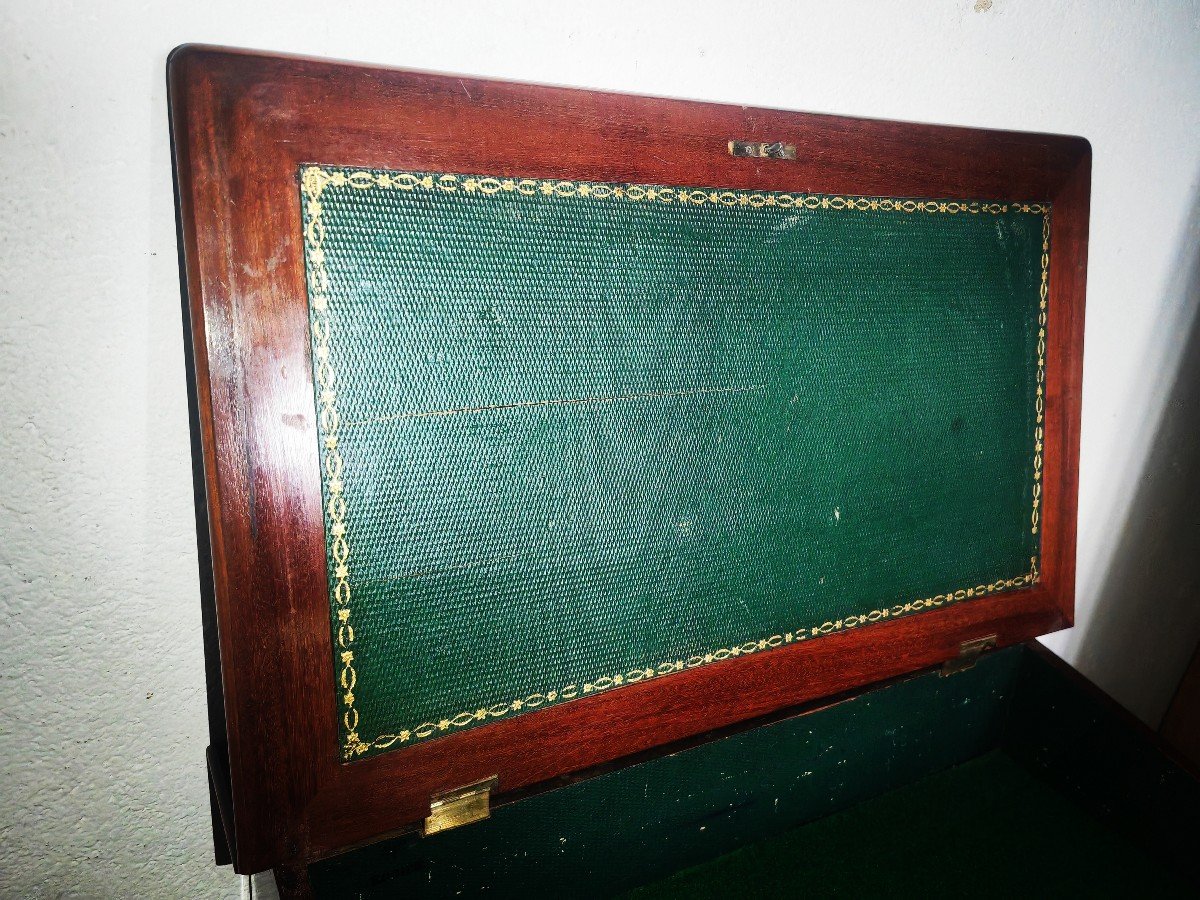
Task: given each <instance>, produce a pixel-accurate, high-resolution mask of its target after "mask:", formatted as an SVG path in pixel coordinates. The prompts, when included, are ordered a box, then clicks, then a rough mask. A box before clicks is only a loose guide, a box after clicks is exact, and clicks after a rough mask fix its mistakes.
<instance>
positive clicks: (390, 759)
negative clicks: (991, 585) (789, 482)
mask: <svg viewBox="0 0 1200 900" xmlns="http://www.w3.org/2000/svg"><path fill="white" fill-rule="evenodd" d="M168 81H169V88H170V104H171V121H172V135H173V144H174V154H175V165H176V185H177V200H178V212H179V227H180V243H181V257H182V260H183V267H184V275H183V279H184V285H185V306H186V309H187V314H186V315H185V319H186V320H188V331H189V334H190V341H191V346H190V347H189V348H188V349H189V351H190V353H189V355H190V356H191V364H192V372H191V377H192V378H193V384H192V387H193V396H192V401H193V412H194V426H195V431H196V435H197V439H198V444H197V453H198V455H199V457H200V460H199V461H200V462H201V463H202V472H201V473H200V476H199V477H201V478H202V481H203V485H202V490H203V493H201V492H200V490H198V492H197V496H198V498H200V500H199V502H201V503H203V502H206V503H207V510H206V513H207V515H206V518H207V534H204V533H202V534H201V536H200V538H201V539H200V545H201V557H202V558H201V565H202V568H206V567H207V564H208V562H209V560H208V559H206V558H205V557H206V555H208V554H206V552H205V551H206V547H205V538H207V539H208V541H209V544H210V546H211V579H212V582H211V583H212V591H211V595H210V596H208V597H207V598H206V601H205V602H206V604H207V605H208V613H209V614H215V623H216V629H215V630H216V634H217V639H216V641H214V642H212V644H211V646H210V647H209V648H208V653H207V655H208V658H209V663H210V673H211V677H210V705H211V707H212V709H213V710H214V711H215V712H214V715H213V716H212V720H213V722H214V733H213V747H212V748H211V749H210V774H211V780H212V784H213V789H214V796H215V801H216V802H215V807H216V808H217V809H218V810H219V819H220V824H221V826H222V827H221V829H220V830H221V831H223V834H219V835H218V848H220V846H221V845H220V842H221V839H222V838H223V839H224V840H225V841H226V842H227V845H228V849H229V853H230V855H231V857H232V861H233V863H234V867H235V869H236V870H237V871H238V872H243V873H250V872H256V871H261V870H264V869H267V868H271V867H279V868H280V869H282V870H284V871H288V870H290V871H293V872H294V871H299V869H300V867H302V866H303V865H305V864H306V863H307V862H308V861H310V860H312V859H316V858H319V857H321V856H325V855H328V854H331V853H334V852H337V851H339V850H342V849H346V848H348V847H350V846H353V845H356V844H360V843H364V842H368V841H371V840H374V839H376V838H379V837H382V836H384V835H386V834H389V833H393V832H395V831H397V830H402V829H404V828H406V827H410V826H411V825H413V824H414V823H415V822H417V821H418V820H420V819H421V818H423V817H424V816H425V815H427V814H428V812H429V798H430V796H431V795H432V794H434V793H436V792H438V791H442V790H445V789H448V788H453V787H456V786H458V785H462V784H467V783H470V782H473V781H477V780H479V779H482V778H486V777H488V776H491V775H499V799H500V800H503V799H504V796H505V795H506V794H508V795H511V796H516V795H517V794H519V793H525V792H528V791H530V790H535V789H536V788H537V786H538V785H539V784H543V785H544V784H548V783H553V781H554V780H555V779H559V778H562V777H563V776H568V775H572V774H578V773H584V772H586V771H587V770H588V769H590V768H593V767H597V766H601V765H605V764H612V763H613V762H614V761H615V760H620V759H622V758H627V757H629V758H633V757H635V756H636V755H638V754H642V753H645V752H647V751H651V750H653V748H656V747H663V746H665V745H668V744H671V743H672V742H677V741H680V740H685V739H688V738H691V737H694V736H696V735H699V734H702V733H706V732H711V731H714V730H716V729H720V728H722V727H725V726H729V725H732V724H734V723H737V722H743V721H746V720H749V719H752V718H755V717H759V716H764V715H770V714H772V713H777V712H778V711H780V710H783V709H786V708H788V707H793V706H797V705H799V704H802V703H805V702H809V701H813V700H817V699H820V698H822V697H827V696H830V695H833V694H836V693H838V692H843V691H847V690H852V689H854V688H857V687H860V686H862V685H865V684H868V683H871V682H875V681H879V680H882V679H886V678H890V677H894V676H897V675H900V674H903V673H907V672H911V671H914V670H917V669H920V668H922V667H926V666H930V665H935V664H937V663H939V662H941V661H943V660H946V659H948V658H950V657H951V656H954V655H955V654H956V653H957V652H958V648H959V645H960V644H961V643H962V642H964V641H967V640H970V639H973V638H977V637H980V636H981V635H986V634H996V635H998V638H999V644H1000V645H1001V646H1004V645H1007V644H1013V643H1017V642H1021V641H1025V640H1028V639H1030V638H1032V637H1034V636H1036V635H1040V634H1044V633H1046V632H1049V631H1053V630H1056V629H1059V628H1064V627H1067V626H1069V625H1070V624H1071V621H1072V616H1073V610H1074V582H1075V537H1076V504H1077V490H1078V459H1079V416H1080V382H1081V376H1082V363H1083V360H1082V349H1083V310H1084V280H1085V274H1086V262H1087V231H1088V203H1089V190H1090V173H1091V148H1090V146H1089V145H1088V143H1087V141H1085V140H1083V139H1082V138H1075V137H1062V136H1052V135H1039V134H1019V133H1012V132H999V131H981V130H971V129H964V128H948V127H939V126H931V125H917V124H908V123H898V122H885V121H873V120H864V119H850V118H841V117H836V116H823V115H811V114H806V113H794V112H781V111H777V110H767V109H751V108H746V107H739V106H725V105H715V104H707V103H694V102H686V101H680V100H662V99H654V98H648V97H635V96H626V95H617V94H606V93H596V92H591V91H581V90H567V89H562V88H550V87H539V86H532V85H522V84H511V83H506V82H499V81H484V80H479V79H474V78H457V77H448V76H443V75H433V74H426V73H419V72H406V71H397V70H391V69H381V68H373V67H367V66H359V65H351V64H345V63H331V62H327V61H320V60H312V59H302V58H296V57H281V56H274V55H265V54H259V53H251V52H242V51H232V50H225V49H218V48H209V47H199V46H187V47H182V48H179V49H178V50H176V51H175V52H174V53H173V54H172V55H171V58H170V61H169V63H168ZM731 139H735V140H741V141H754V142H759V141H761V142H784V143H786V144H793V145H795V147H796V151H797V152H796V157H797V158H796V159H795V160H778V159H765V158H742V157H734V156H732V155H730V153H729V152H728V150H727V142H728V141H729V140H731ZM308 162H317V163H327V164H336V165H340V166H346V167H363V168H375V169H397V170H408V171H414V170H415V171H446V172H487V173H492V174H501V175H503V174H510V175H513V176H524V177H531V178H562V179H571V180H591V181H608V182H636V183H650V184H656V183H657V184H671V185H697V186H720V187H726V188H730V189H758V190H780V191H792V192H807V193H827V194H859V195H863V194H867V195H879V196H892V197H897V196H901V197H902V196H912V197H955V198H979V199H992V198H997V199H1022V200H1029V201H1042V200H1049V201H1051V202H1052V203H1053V207H1054V208H1053V216H1052V234H1051V268H1050V307H1049V327H1048V330H1049V347H1048V351H1047V369H1046V439H1045V462H1044V484H1045V488H1044V499H1045V502H1044V504H1043V512H1042V559H1041V579H1040V581H1039V582H1038V583H1037V584H1035V585H1034V586H1033V587H1032V588H1029V589H1024V590H1021V591H1016V592H1010V593H1005V594H1003V595H999V596H993V597H984V598H981V599H976V600H972V601H971V602H968V603H962V604H957V605H954V606H951V607H947V608H945V609H939V610H933V611H927V612H923V613H921V614H920V615H916V616H909V617H906V618H900V619H895V620H890V621H887V620H885V621H883V622H881V623H878V624H874V625H869V626H865V627H862V628H858V629H855V630H852V631H846V632H842V633H837V634H832V635H830V636H827V637H823V638H821V639H819V640H813V641H805V642H802V643H797V644H792V645H789V646H785V647H781V648H779V649H775V650H772V651H770V652H768V653H761V654H754V655H751V656H745V657H741V658H738V659H733V660H728V661H726V662H721V663H716V664H713V665H710V666H704V667H700V668H697V669H692V670H687V671H684V672H680V673H678V674H674V675H672V676H670V677H667V678H662V679H653V680H650V681H647V682H645V683H640V684H636V685H629V686H625V687H622V688H621V689H619V690H615V691H611V692H607V693H602V694H598V695H594V696H591V697H588V698H585V699H579V700H574V701H572V702H570V703H566V704H562V705H559V706H552V707H548V708H546V709H545V710H541V711H539V712H537V713H533V714H529V715H524V716H518V717H515V718H513V719H509V720H500V721H497V722H495V723H493V724H490V725H487V726H485V727H480V728H476V729H471V730H468V731H464V732H461V733H458V734H451V735H449V736H446V737H441V738H438V739H435V740H430V741H428V742H424V743H419V744H416V745H413V746H411V747H408V748H406V749H402V750H397V751H394V752H389V753H384V754H380V755H378V756H374V757H371V758H368V759H364V760H359V761H355V762H352V763H349V764H347V763H345V762H343V759H342V755H341V752H340V748H339V746H338V729H337V727H336V723H337V716H338V710H337V708H336V706H335V702H334V692H333V691H331V690H330V689H329V678H330V673H331V671H332V662H331V657H332V654H331V645H330V640H331V639H330V627H329V599H328V591H327V587H328V585H327V576H326V567H325V533H324V521H323V518H322V506H321V477H320V471H319V465H318V456H317V446H318V443H317V424H316V419H315V412H314V404H313V391H312V368H311V366H310V350H309V337H308V310H307V296H306V289H305V272H304V246H303V240H302V235H301V230H300V227H299V223H300V192H299V190H298V182H297V171H298V168H299V166H300V165H301V164H303V163H308ZM202 513H203V510H202ZM207 574H208V573H202V579H201V582H202V589H203V588H204V586H205V584H206V583H207V582H206V577H205V576H206V575H207ZM204 593H208V592H207V591H204ZM735 666H736V667H737V670H738V671H737V675H738V677H737V678H736V679H734V678H729V677H728V676H727V675H726V672H727V671H729V669H726V668H723V667H735ZM218 853H219V854H220V849H218ZM219 861H221V860H219Z"/></svg>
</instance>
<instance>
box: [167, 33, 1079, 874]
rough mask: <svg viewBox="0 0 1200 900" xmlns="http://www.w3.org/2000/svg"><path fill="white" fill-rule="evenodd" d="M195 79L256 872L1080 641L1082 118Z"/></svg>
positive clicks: (237, 675) (181, 61)
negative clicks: (863, 696) (1014, 653)
mask: <svg viewBox="0 0 1200 900" xmlns="http://www.w3.org/2000/svg"><path fill="white" fill-rule="evenodd" d="M170 88H171V92H170V93H171V114H172V129H173V135H174V146H175V157H176V168H177V179H178V199H179V210H180V223H181V241H182V245H183V257H184V261H185V268H186V285H187V296H188V301H187V302H188V309H189V312H190V323H191V338H192V346H191V348H190V350H191V353H192V359H191V361H192V372H193V375H194V398H193V399H194V409H195V421H196V426H197V434H198V450H197V453H198V460H199V461H200V462H201V463H202V468H203V484H204V489H205V494H204V495H205V496H206V498H207V506H206V510H205V512H206V515H207V524H208V531H207V537H208V539H209V540H210V541H211V562H212V569H211V576H212V578H211V583H212V591H211V593H212V596H211V598H209V600H208V603H209V607H208V610H207V611H208V614H209V616H210V619H211V621H212V622H213V623H214V624H215V629H210V631H212V632H213V634H214V635H215V638H214V640H212V641H211V642H210V644H211V646H210V647H209V662H210V672H211V678H210V682H211V683H210V695H211V702H212V709H213V711H214V714H213V743H214V746H213V748H212V753H211V769H212V777H213V782H214V784H215V796H216V799H217V801H218V803H217V805H218V806H219V808H220V813H221V815H220V820H221V822H222V823H223V828H222V833H223V837H224V838H225V839H227V840H228V842H229V849H230V851H231V855H232V857H233V860H234V862H235V865H236V867H237V869H238V870H239V871H242V872H251V871H257V870H262V869H265V868H268V867H272V866H277V865H287V864H295V863H297V862H303V861H306V860H311V859H314V858H317V857H319V856H322V855H326V854H329V853H333V852H336V851H337V850H339V849H344V848H346V847H349V846H352V845H355V844H359V843H362V842H366V841H370V840H373V839H375V838H378V837H380V836H382V835H384V834H387V833H391V832H395V831H397V830H399V829H404V828H408V827H412V826H414V825H416V824H417V823H420V822H422V820H424V819H425V818H426V817H427V816H429V814H430V811H431V805H432V806H433V807H434V808H435V809H439V810H443V811H447V810H448V811H450V819H451V820H453V818H454V816H455V815H458V814H460V813H462V812H463V811H464V810H479V809H484V808H486V802H484V803H483V804H481V803H480V801H479V798H478V796H477V794H472V793H470V792H467V793H466V794H461V793H460V794H454V793H453V792H454V791H455V790H456V789H459V788H462V787H463V786H464V785H471V784H474V783H477V782H483V783H484V784H486V785H487V786H489V787H490V788H492V790H494V793H495V796H496V797H497V798H498V799H500V800H504V799H505V798H506V797H514V796H517V795H519V794H520V793H521V792H528V791H530V790H537V789H540V788H542V787H545V786H547V785H551V784H554V783H556V782H555V780H556V779H562V778H563V777H566V776H572V777H578V776H580V775H581V773H584V774H585V773H587V772H588V771H595V770H596V767H599V766H605V765H612V764H617V763H619V762H620V761H627V760H630V759H634V758H637V757H638V755H639V754H646V753H648V752H651V751H653V750H654V749H655V748H663V747H667V746H670V745H675V744H677V742H680V741H686V740H691V739H694V738H695V737H696V736H697V735H702V734H706V733H711V732H714V731H717V730H720V729H723V728H728V727H731V726H733V725H735V724H736V723H744V722H747V721H750V720H753V719H756V718H759V717H763V716H769V715H779V714H781V711H785V710H788V709H792V708H797V707H799V705H801V704H805V703H812V702H814V701H820V700H821V698H827V697H829V696H831V695H834V694H836V693H838V692H844V691H848V690H852V689H855V688H857V687H860V686H862V685H865V684H868V683H871V682H875V681H879V680H881V679H886V678H890V677H894V676H897V675H900V674H903V673H908V672H912V671H914V670H917V669H920V668H922V667H927V666H931V665H935V664H939V663H942V662H943V661H945V660H948V659H950V658H952V657H955V656H956V655H957V654H958V653H959V651H960V648H961V647H962V646H963V645H964V644H966V643H968V642H971V641H977V640H979V639H983V638H991V637H992V636H994V637H995V643H996V644H998V645H1006V644H1011V643H1015V642H1019V641H1024V640H1027V639H1029V638H1031V637H1033V636H1035V635H1039V634H1043V633H1046V632H1048V631H1052V630H1054V629H1058V628H1062V627H1065V626H1067V625H1069V624H1070V621H1071V615H1072V608H1073V583H1074V575H1075V527H1076V524H1075V517H1076V489H1077V461H1078V453H1079V408H1080V407H1079V386H1080V375H1081V365H1082V360H1081V347H1082V335H1083V297H1084V274H1085V268H1086V244H1087V221H1088V191H1089V171H1090V150H1089V148H1088V145H1087V143H1086V142H1085V141H1083V140H1081V139H1079V138H1070V137H1055V136H1048V135H1033V134H1013V133H1007V132H993V131H975V130H967V129H961V128H944V127H935V126H928V125H911V124H902V123H894V122H879V121H868V120H859V119H846V118H838V117H832V116H817V115H808V114H801V113H788V112H779V111H775V110H761V109H747V108H742V107H733V106H718V105H712V104H704V103H690V102H682V101H676V100H659V99H651V98H644V97H629V96H621V95H614V94H600V93H592V92H586V91H576V90H564V89H559V88H546V87H535V86H529V85H516V84H507V83H502V82H493V81H481V80H477V79H470V78H457V77H446V76H441V75H429V74H423V73H415V72H402V71H393V70H387V69H376V68H368V67H363V66H354V65H347V64H341V63H329V62H321V61H315V60H305V59H296V58H285V57H277V56H267V55H261V54H252V53H242V52H234V51H226V50H216V49H209V48H203V47H188V48H183V49H181V50H179V51H177V52H176V53H175V54H174V55H173V56H172V59H171V62H170ZM202 543H203V541H202ZM490 779H494V781H492V780H490ZM444 821H446V819H442V820H439V822H444ZM439 822H435V823H434V824H433V825H432V826H431V828H433V829H436V828H437V827H440V826H439Z"/></svg>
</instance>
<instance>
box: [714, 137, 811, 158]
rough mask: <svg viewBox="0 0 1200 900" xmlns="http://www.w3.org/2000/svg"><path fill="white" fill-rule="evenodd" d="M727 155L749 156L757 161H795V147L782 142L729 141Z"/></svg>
mask: <svg viewBox="0 0 1200 900" xmlns="http://www.w3.org/2000/svg"><path fill="white" fill-rule="evenodd" d="M729 155H730V156H749V157H754V158H757V159H795V158H796V145H795V144H784V143H782V142H776V143H758V142H754V141H730V142H729Z"/></svg>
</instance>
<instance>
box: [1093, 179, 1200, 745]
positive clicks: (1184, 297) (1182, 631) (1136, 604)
mask: <svg viewBox="0 0 1200 900" xmlns="http://www.w3.org/2000/svg"><path fill="white" fill-rule="evenodd" d="M1175 271H1176V273H1177V274H1176V277H1175V279H1174V281H1173V282H1172V283H1171V284H1170V286H1169V290H1170V291H1171V292H1172V295H1173V296H1175V297H1178V298H1179V299H1178V303H1179V306H1178V307H1177V308H1176V309H1174V310H1172V315H1171V317H1170V318H1171V320H1172V321H1171V322H1169V323H1165V324H1163V325H1161V326H1160V327H1181V328H1184V329H1186V334H1184V335H1182V336H1181V339H1182V344H1177V346H1181V348H1182V349H1181V351H1180V354H1179V357H1178V358H1179V366H1178V369H1177V371H1176V374H1175V380H1174V384H1173V385H1172V386H1171V388H1170V390H1169V393H1168V394H1167V399H1166V403H1165V404H1164V406H1163V409H1162V414H1161V417H1160V419H1159V422H1158V426H1157V431H1156V433H1155V435H1154V437H1153V438H1152V439H1151V441H1150V444H1149V450H1148V452H1147V454H1146V458H1145V460H1146V461H1145V465H1144V467H1143V469H1142V471H1141V473H1140V474H1139V476H1138V482H1139V483H1138V486H1137V489H1136V493H1135V495H1134V499H1133V502H1132V504H1131V505H1130V507H1129V513H1128V516H1127V517H1126V520H1125V521H1124V522H1123V523H1115V522H1114V523H1111V526H1112V527H1114V528H1119V529H1120V536H1119V538H1118V539H1117V541H1116V542H1115V550H1114V552H1113V555H1112V557H1111V558H1110V560H1109V565H1108V570H1107V571H1106V572H1105V575H1104V578H1103V580H1102V582H1101V584H1100V589H1099V592H1098V594H1097V596H1096V605H1095V607H1094V612H1093V613H1092V618H1091V622H1090V625H1089V627H1088V629H1087V631H1086V633H1085V634H1083V635H1082V636H1081V639H1080V642H1079V644H1078V647H1079V649H1078V655H1077V657H1076V664H1077V665H1078V667H1079V668H1080V669H1082V670H1083V671H1084V672H1087V673H1089V677H1091V678H1092V679H1093V680H1094V681H1096V682H1097V683H1098V684H1099V685H1100V686H1101V687H1102V688H1104V690H1106V691H1107V692H1108V693H1110V694H1111V695H1112V696H1113V697H1114V698H1115V699H1117V700H1118V701H1119V702H1121V703H1122V704H1123V705H1125V706H1127V707H1129V708H1131V709H1133V710H1134V711H1136V712H1137V713H1138V715H1140V716H1141V717H1142V718H1144V719H1145V720H1146V721H1147V722H1148V723H1149V724H1151V725H1153V726H1157V725H1158V723H1159V722H1160V721H1161V720H1162V716H1163V713H1164V712H1165V711H1166V708H1167V706H1168V704H1169V703H1170V700H1171V695H1172V694H1173V693H1174V690H1175V685H1177V684H1178V682H1179V679H1180V678H1181V677H1182V675H1183V672H1184V669H1185V668H1186V667H1187V664H1188V661H1189V659H1190V658H1191V655H1192V652H1193V649H1194V648H1195V646H1196V642H1197V640H1198V639H1200V197H1197V199H1196V201H1195V202H1194V203H1193V206H1192V212H1191V217H1190V219H1189V222H1188V228H1187V229H1186V230H1185V232H1184V244H1183V246H1182V247H1181V248H1180V250H1179V259H1178V264H1177V266H1176V269H1175ZM1130 302H1137V300H1136V298H1131V299H1130ZM1163 340H1164V341H1170V340H1171V336H1169V335H1165V336H1163ZM1086 364H1087V361H1086V360H1085V366H1086ZM1150 424H1151V427H1153V423H1152V422H1151V423H1150ZM1112 477H1117V475H1116V473H1114V474H1113V476H1112Z"/></svg>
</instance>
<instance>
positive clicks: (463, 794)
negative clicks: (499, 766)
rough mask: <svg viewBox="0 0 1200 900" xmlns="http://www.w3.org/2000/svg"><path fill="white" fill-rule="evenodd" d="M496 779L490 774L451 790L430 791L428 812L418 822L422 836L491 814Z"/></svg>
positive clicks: (480, 820)
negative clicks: (420, 821)
mask: <svg viewBox="0 0 1200 900" xmlns="http://www.w3.org/2000/svg"><path fill="white" fill-rule="evenodd" d="M498 780H499V779H498V778H497V777H496V776H495V775H493V776H492V777H491V778H485V779H483V780H482V781H476V782H474V783H473V784H466V785H463V786H462V787H460V788H455V789H454V790H452V791H443V792H442V793H440V794H434V795H433V797H431V798H430V800H429V816H428V818H426V819H425V823H424V824H423V825H422V826H421V835H422V837H428V836H429V835H431V834H437V833H438V832H439V831H449V830H450V829H451V828H458V827H459V826H460V825H470V824H471V823H472V822H482V821H483V820H484V819H486V818H488V817H489V816H491V814H492V791H493V790H494V789H495V787H496V783H497V781H498Z"/></svg>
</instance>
